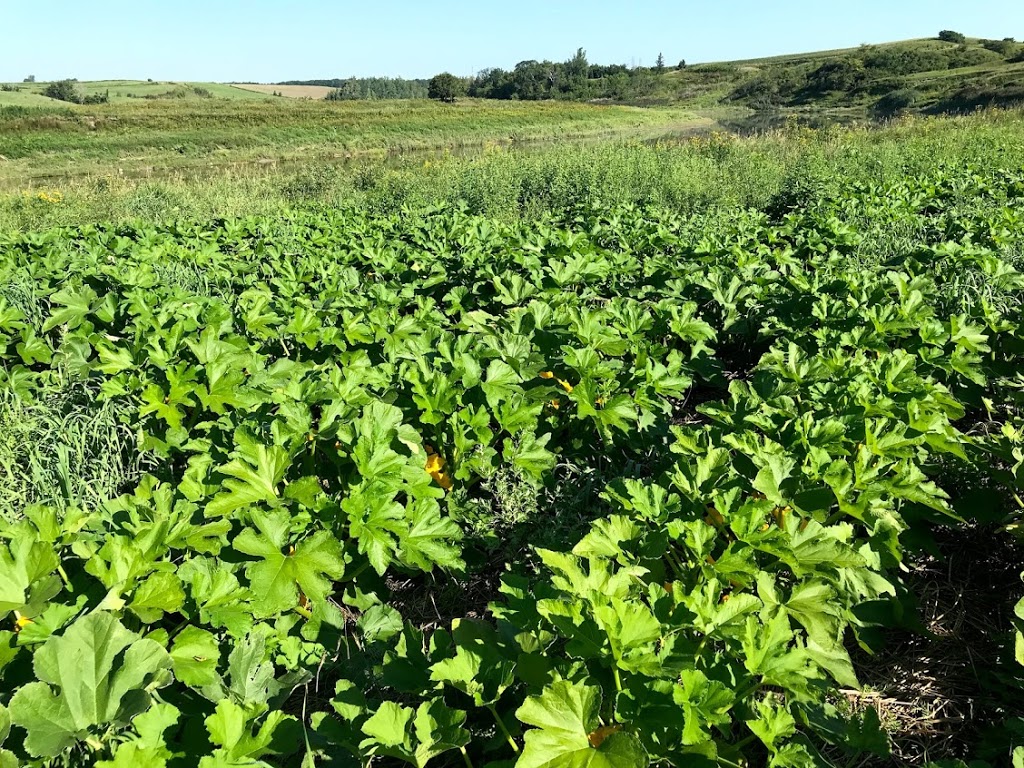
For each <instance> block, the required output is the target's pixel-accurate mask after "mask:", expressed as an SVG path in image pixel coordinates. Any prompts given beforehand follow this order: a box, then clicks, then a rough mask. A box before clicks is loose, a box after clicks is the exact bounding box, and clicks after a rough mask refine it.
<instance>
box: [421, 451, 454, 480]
mask: <svg viewBox="0 0 1024 768" xmlns="http://www.w3.org/2000/svg"><path fill="white" fill-rule="evenodd" d="M445 463H446V462H445V460H444V457H443V456H441V455H440V454H437V453H434V449H433V448H431V447H430V446H429V445H428V446H427V463H426V466H425V467H424V469H426V471H427V474H428V475H430V476H431V477H432V478H434V482H435V483H437V484H438V485H440V486H441V487H442V488H444V489H445V490H446V491H450V490H451V489H452V479H451V477H449V476H448V473H447V472H445V471H444V465H445Z"/></svg>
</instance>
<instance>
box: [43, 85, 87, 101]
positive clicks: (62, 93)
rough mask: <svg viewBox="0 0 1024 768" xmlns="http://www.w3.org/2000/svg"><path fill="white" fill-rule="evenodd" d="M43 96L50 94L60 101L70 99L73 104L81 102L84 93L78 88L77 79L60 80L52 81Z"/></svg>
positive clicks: (49, 95)
mask: <svg viewBox="0 0 1024 768" xmlns="http://www.w3.org/2000/svg"><path fill="white" fill-rule="evenodd" d="M43 96H48V97H49V98H51V99H57V100H58V101H69V102H71V103H72V104H80V103H81V102H82V94H81V92H80V91H79V90H78V81H77V80H58V81H57V82H54V83H50V84H49V85H48V86H46V89H45V90H44V91H43Z"/></svg>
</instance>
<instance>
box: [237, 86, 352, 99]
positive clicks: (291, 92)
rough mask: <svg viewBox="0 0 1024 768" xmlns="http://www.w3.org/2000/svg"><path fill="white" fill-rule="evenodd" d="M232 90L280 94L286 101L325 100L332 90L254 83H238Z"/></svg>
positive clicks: (325, 87)
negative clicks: (239, 89)
mask: <svg viewBox="0 0 1024 768" xmlns="http://www.w3.org/2000/svg"><path fill="white" fill-rule="evenodd" d="M233 87H234V88H241V89H242V90H243V91H252V92H254V93H264V94H268V95H270V96H273V95H274V94H277V93H279V94H281V95H282V96H284V97H285V98H288V99H326V98H327V94H329V93H330V92H331V91H333V90H334V88H328V87H327V86H326V85H260V84H254V83H238V84H237V85H234V86H233Z"/></svg>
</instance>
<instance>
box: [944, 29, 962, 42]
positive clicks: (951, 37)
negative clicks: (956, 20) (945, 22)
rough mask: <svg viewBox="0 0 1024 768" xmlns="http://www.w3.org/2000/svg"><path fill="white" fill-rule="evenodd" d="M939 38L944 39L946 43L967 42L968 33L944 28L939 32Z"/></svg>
mask: <svg viewBox="0 0 1024 768" xmlns="http://www.w3.org/2000/svg"><path fill="white" fill-rule="evenodd" d="M939 40H942V41H943V42H944V43H966V42H967V35H964V34H962V33H960V32H954V31H953V30H951V29H944V30H942V31H941V32H939Z"/></svg>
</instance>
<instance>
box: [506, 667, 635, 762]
mask: <svg viewBox="0 0 1024 768" xmlns="http://www.w3.org/2000/svg"><path fill="white" fill-rule="evenodd" d="M600 710H601V691H600V689H599V688H595V687H593V686H589V685H584V684H582V683H570V682H568V681H561V682H557V683H554V684H552V685H550V686H548V687H547V688H545V689H544V691H543V693H541V694H540V695H539V696H530V697H529V698H527V699H526V702H525V703H524V704H523V705H522V706H521V707H520V708H519V710H518V711H517V712H516V717H518V718H519V720H520V722H522V723H524V724H525V725H532V726H534V728H535V729H534V730H529V731H527V732H526V746H525V748H524V749H523V751H522V754H521V755H520V757H519V759H518V760H517V761H516V768H647V766H648V765H649V764H650V758H649V757H648V755H647V751H646V750H645V749H644V747H643V745H642V744H641V743H640V741H639V739H637V738H636V736H634V735H632V734H630V733H626V732H624V731H621V730H615V728H616V727H615V726H610V727H609V729H610V732H609V731H603V730H601V728H602V726H601V721H600V717H599V713H600Z"/></svg>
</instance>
